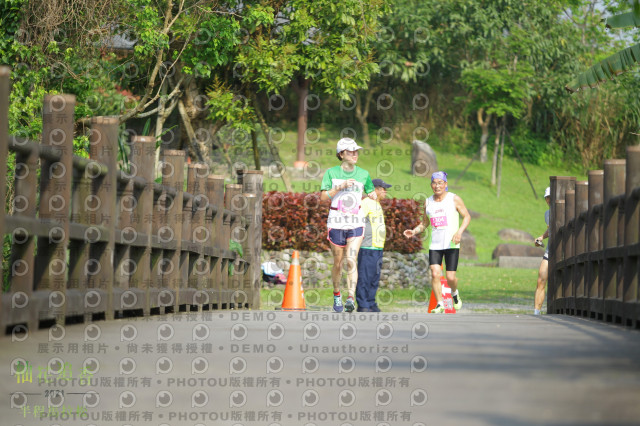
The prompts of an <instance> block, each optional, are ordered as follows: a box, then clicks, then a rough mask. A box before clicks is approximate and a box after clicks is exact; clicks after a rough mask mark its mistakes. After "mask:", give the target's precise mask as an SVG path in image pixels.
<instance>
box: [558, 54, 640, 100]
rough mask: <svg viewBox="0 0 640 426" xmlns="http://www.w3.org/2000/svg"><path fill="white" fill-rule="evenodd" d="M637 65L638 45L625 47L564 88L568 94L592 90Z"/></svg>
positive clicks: (638, 57) (638, 59)
mask: <svg viewBox="0 0 640 426" xmlns="http://www.w3.org/2000/svg"><path fill="white" fill-rule="evenodd" d="M639 63H640V43H638V44H636V45H635V46H631V47H627V48H626V49H624V50H621V51H620V52H616V53H614V54H613V55H611V56H609V57H608V58H606V59H604V60H602V61H600V62H599V63H597V64H596V65H594V66H592V67H591V68H589V69H588V70H587V71H585V72H583V73H582V74H580V75H578V76H577V77H576V78H574V79H573V80H572V81H571V82H570V83H569V84H567V85H566V86H565V89H566V90H567V91H568V92H570V93H574V92H578V91H580V90H583V89H586V88H589V87H590V88H594V87H596V86H598V85H599V84H600V83H603V82H605V81H607V80H613V79H614V77H616V76H618V75H620V74H622V73H624V72H627V71H629V69H631V68H632V67H634V66H635V65H636V64H639Z"/></svg>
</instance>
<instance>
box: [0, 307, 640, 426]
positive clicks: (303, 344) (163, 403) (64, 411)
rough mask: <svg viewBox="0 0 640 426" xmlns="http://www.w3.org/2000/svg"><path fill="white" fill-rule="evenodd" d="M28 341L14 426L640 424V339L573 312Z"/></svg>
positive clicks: (195, 328) (165, 321) (6, 385)
mask: <svg viewBox="0 0 640 426" xmlns="http://www.w3.org/2000/svg"><path fill="white" fill-rule="evenodd" d="M22 338H24V336H16V337H14V338H12V337H11V336H8V337H4V338H2V339H1V340H0V344H1V345H2V349H1V352H0V358H1V361H2V365H3V377H2V381H1V382H0V383H1V384H0V386H1V387H2V392H3V395H5V397H4V398H2V405H0V410H1V411H0V415H1V416H2V421H1V422H0V424H2V425H3V426H4V425H7V426H14V425H32V424H34V425H54V424H58V425H61V426H62V425H92V424H93V425H154V426H155V425H169V426H174V425H180V426H185V425H194V426H195V425H283V426H284V425H303V426H304V425H308V426H311V425H345V426H346V425H354V426H355V425H409V426H417V425H423V424H424V425H435V424H442V425H510V426H513V425H516V426H518V425H532V424H540V425H549V424H557V425H569V424H580V425H614V424H618V425H637V424H639V423H640V332H638V331H633V330H628V329H624V328H619V327H615V326H611V325H607V324H602V323H596V322H589V321H586V320H581V319H576V318H570V317H564V316H551V315H549V316H542V317H533V316H528V315H519V316H518V315H487V314H485V315H483V314H468V315H446V316H436V315H425V314H414V313H411V314H404V315H403V314H389V315H384V314H369V313H367V314H353V315H347V314H345V315H337V314H330V313H328V312H303V313H286V312H266V311H262V312H224V313H219V312H213V313H191V314H180V315H179V316H168V317H152V318H150V319H147V320H144V319H138V320H118V321H112V322H101V323H100V322H98V323H95V324H90V325H88V326H86V325H71V326H67V327H66V328H65V329H64V330H62V329H53V330H51V331H38V332H32V333H31V334H29V335H28V336H27V337H26V339H25V340H24V341H18V339H22ZM24 363H26V365H28V366H29V367H30V369H29V368H25V367H24V365H25V364H24ZM11 366H13V373H14V375H12V376H10V374H11V372H12V369H11ZM83 369H84V373H83ZM29 370H30V371H31V378H30V376H29V374H24V373H25V372H27V373H28V372H29ZM16 371H17V373H18V374H15V373H16ZM39 376H40V377H39ZM29 380H32V381H31V382H30V381H29ZM18 382H20V383H18ZM11 404H12V405H13V408H11ZM56 406H58V407H57V408H56ZM19 407H22V408H19ZM56 411H57V412H58V414H57V417H55V416H56Z"/></svg>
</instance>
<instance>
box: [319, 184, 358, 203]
mask: <svg viewBox="0 0 640 426" xmlns="http://www.w3.org/2000/svg"><path fill="white" fill-rule="evenodd" d="M354 182H355V179H349V180H347V181H345V182H343V183H342V184H341V185H338V186H336V187H335V188H331V189H329V190H325V191H322V192H321V193H320V201H327V200H330V199H332V198H333V197H335V196H336V194H338V192H340V191H342V190H344V189H347V188H348V187H350V186H351V185H353V183H354Z"/></svg>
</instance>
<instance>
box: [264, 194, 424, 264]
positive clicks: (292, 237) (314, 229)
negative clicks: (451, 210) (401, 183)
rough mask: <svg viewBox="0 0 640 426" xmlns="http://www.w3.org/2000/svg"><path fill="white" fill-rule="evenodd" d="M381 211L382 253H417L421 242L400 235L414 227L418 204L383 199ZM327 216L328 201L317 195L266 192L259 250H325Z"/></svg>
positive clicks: (413, 201) (408, 201)
mask: <svg viewBox="0 0 640 426" xmlns="http://www.w3.org/2000/svg"><path fill="white" fill-rule="evenodd" d="M382 208H383V210H384V216H385V224H386V228H387V241H386V244H385V250H387V251H397V252H400V253H416V252H419V251H420V250H421V249H422V240H421V239H418V238H412V239H407V238H405V237H404V236H403V235H402V231H403V230H405V229H410V228H412V227H415V226H416V225H417V224H418V222H419V212H420V207H419V206H418V203H417V202H416V201H415V200H402V199H396V198H393V199H388V200H383V201H382ZM328 216H329V201H320V193H318V192H315V193H291V192H277V191H271V192H268V193H266V194H265V197H264V199H263V202H262V218H263V220H262V248H263V249H265V250H284V249H295V250H301V251H302V250H304V251H316V252H319V251H328V250H329V241H328V240H327V217H328Z"/></svg>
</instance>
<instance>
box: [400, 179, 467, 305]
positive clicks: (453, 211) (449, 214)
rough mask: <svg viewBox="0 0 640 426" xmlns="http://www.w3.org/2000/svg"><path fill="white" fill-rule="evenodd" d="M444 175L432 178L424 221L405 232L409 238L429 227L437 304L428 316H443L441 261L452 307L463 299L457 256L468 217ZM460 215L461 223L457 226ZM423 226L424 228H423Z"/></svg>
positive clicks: (431, 267)
mask: <svg viewBox="0 0 640 426" xmlns="http://www.w3.org/2000/svg"><path fill="white" fill-rule="evenodd" d="M448 189H449V187H448V186H447V174H446V173H445V172H435V173H434V174H432V175H431V190H432V191H433V195H432V196H431V197H429V198H428V199H427V200H426V202H425V215H426V218H427V220H425V221H424V223H423V222H420V224H418V226H417V227H415V228H414V229H407V230H406V231H404V232H403V234H404V236H405V237H407V238H411V237H413V236H415V235H417V234H419V233H421V232H422V231H424V230H425V229H426V227H427V226H429V225H431V229H432V230H431V244H429V268H430V269H431V289H432V290H433V295H434V296H435V297H436V300H437V301H438V304H437V305H436V307H435V308H434V309H432V310H431V313H435V314H441V313H444V303H443V301H442V287H440V276H441V275H442V266H441V265H442V258H443V257H444V263H445V265H446V268H447V284H448V285H449V287H451V296H452V297H453V307H454V308H455V309H456V310H459V309H460V308H461V307H462V299H460V295H459V294H458V278H457V277H456V270H457V269H458V259H459V257H460V240H461V239H462V233H463V232H464V230H465V229H467V226H469V223H470V222H471V215H470V214H469V211H468V210H467V208H466V207H465V205H464V202H463V201H462V198H460V197H459V196H457V195H456V194H454V193H453V192H449V191H448ZM460 216H462V223H460ZM425 223H426V226H425Z"/></svg>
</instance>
